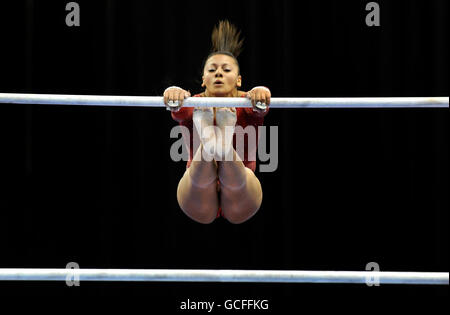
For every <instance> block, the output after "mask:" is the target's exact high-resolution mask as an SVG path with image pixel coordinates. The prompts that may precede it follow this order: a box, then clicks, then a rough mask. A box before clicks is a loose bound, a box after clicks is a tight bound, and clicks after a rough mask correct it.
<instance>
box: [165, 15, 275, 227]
mask: <svg viewBox="0 0 450 315" xmlns="http://www.w3.org/2000/svg"><path fill="white" fill-rule="evenodd" d="M239 35H240V31H239V32H237V29H236V28H235V26H234V25H232V24H230V23H229V22H228V21H226V20H225V21H220V22H219V25H218V26H216V27H215V28H214V29H213V31H212V35H211V39H212V50H211V52H210V54H209V55H208V56H207V58H206V59H205V60H204V63H203V76H202V81H203V83H202V84H201V86H202V87H203V88H205V90H204V92H202V93H200V94H196V95H194V97H247V98H249V99H250V100H251V103H252V108H227V107H217V108H214V107H199V108H192V107H182V105H183V100H184V99H186V98H187V97H190V96H191V94H190V92H189V91H186V90H184V89H182V88H180V87H175V86H172V87H169V88H167V89H166V90H165V91H164V103H165V104H166V106H167V108H168V109H169V110H171V115H172V118H173V119H174V120H176V121H177V122H179V124H180V125H183V126H186V127H187V128H189V130H190V134H189V137H190V139H187V138H188V137H185V135H184V134H183V138H184V142H185V144H186V145H187V147H188V148H189V151H190V152H189V161H188V162H187V165H186V171H185V173H184V175H183V177H182V178H181V180H180V182H179V184H178V188H177V200H178V204H179V205H180V208H181V209H182V210H183V212H184V213H185V214H186V215H187V216H188V217H190V218H191V219H193V220H194V221H197V222H199V223H204V224H208V223H211V222H213V221H214V220H215V219H216V218H217V217H219V216H222V217H224V218H225V219H227V220H228V221H229V222H231V223H234V224H239V223H243V222H245V221H247V220H248V219H250V218H251V217H252V216H253V215H255V213H256V212H257V211H258V210H259V208H260V206H261V202H262V188H261V183H260V182H259V180H258V178H257V177H256V175H255V173H254V172H255V169H256V161H249V159H248V158H247V157H245V156H243V157H241V156H239V155H238V154H237V152H236V139H235V136H236V134H235V132H234V129H235V126H236V125H239V126H241V127H242V128H245V127H247V126H251V127H254V128H256V145H257V143H258V140H257V139H258V135H257V130H258V126H260V125H262V124H263V120H264V116H265V115H266V114H267V112H268V105H269V104H270V97H271V93H270V90H269V89H268V88H266V87H261V86H260V87H255V88H253V89H252V90H250V91H249V92H243V91H239V90H238V88H239V87H241V85H242V77H241V75H240V69H239V63H238V61H237V57H238V55H239V54H240V52H241V48H242V43H243V40H239ZM194 127H195V130H196V131H197V133H198V135H199V138H200V145H199V146H198V149H197V150H196V152H195V154H194V152H193V149H192V145H191V143H192V136H193V128H194ZM219 134H220V136H219ZM247 142H249V141H247ZM251 150H253V152H256V147H253V148H247V152H250V151H251ZM226 157H232V158H226Z"/></svg>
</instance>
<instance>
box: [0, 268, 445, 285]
mask: <svg viewBox="0 0 450 315" xmlns="http://www.w3.org/2000/svg"><path fill="white" fill-rule="evenodd" d="M67 279H76V280H79V281H156V282H265V283H370V282H371V283H374V282H375V281H377V283H380V284H433V285H448V284H449V274H448V272H388V271H301V270H218V269H62V268H61V269H34V268H19V269H8V268H6V269H5V268H0V281H64V280H67Z"/></svg>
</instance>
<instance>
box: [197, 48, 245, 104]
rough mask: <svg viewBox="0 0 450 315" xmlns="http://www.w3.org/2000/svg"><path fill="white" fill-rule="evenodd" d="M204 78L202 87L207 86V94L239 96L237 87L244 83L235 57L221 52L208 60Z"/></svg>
mask: <svg viewBox="0 0 450 315" xmlns="http://www.w3.org/2000/svg"><path fill="white" fill-rule="evenodd" d="M202 80H203V83H202V87H206V91H205V94H206V96H221V97H225V96H231V97H232V96H237V88H238V87H240V86H241V84H242V81H241V80H242V78H241V76H240V75H239V69H238V66H237V64H236V62H235V61H234V59H233V58H232V57H230V56H227V55H220V54H219V55H214V56H212V57H210V58H209V59H208V60H207V61H206V64H205V68H204V69H203V76H202Z"/></svg>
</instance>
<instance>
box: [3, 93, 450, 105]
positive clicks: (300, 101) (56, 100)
mask: <svg viewBox="0 0 450 315" xmlns="http://www.w3.org/2000/svg"><path fill="white" fill-rule="evenodd" d="M0 103H9V104H41V105H84V106H130V107H162V106H165V105H164V102H163V97H161V96H108V95H64V94H20V93H0ZM448 103H449V98H448V97H350V98H349V97H331V98H330V97H329V98H308V97H306V98H305V97H301V98H288V97H274V98H271V101H270V107H271V108H448V107H449V106H448ZM183 106H185V107H251V102H250V100H249V99H246V98H242V97H189V98H187V99H185V100H184V102H183Z"/></svg>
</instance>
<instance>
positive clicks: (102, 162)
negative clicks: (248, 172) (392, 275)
mask: <svg viewBox="0 0 450 315" xmlns="http://www.w3.org/2000/svg"><path fill="white" fill-rule="evenodd" d="M67 2H69V1H31V0H30V1H2V2H1V4H0V36H1V42H2V44H1V53H0V57H1V60H0V62H1V70H0V73H1V75H0V91H1V92H18V93H54V94H94V95H150V96H157V95H162V93H163V91H164V89H165V88H166V87H168V86H169V85H178V86H182V87H183V88H185V89H188V90H190V91H191V92H192V93H199V92H201V91H202V90H201V87H200V79H201V62H202V60H203V58H205V56H206V55H207V53H208V52H209V49H210V44H211V43H210V36H211V30H212V28H213V26H214V25H215V24H216V23H218V21H219V20H220V19H229V20H230V21H231V22H232V23H234V24H235V25H236V26H237V27H238V28H239V29H240V30H242V35H243V37H245V43H244V51H243V52H242V54H241V56H240V57H239V61H240V66H241V74H242V77H243V87H242V90H249V89H251V88H252V87H254V86H257V85H265V86H268V87H269V88H270V89H271V92H272V96H273V97H332V96H336V97H341V96H342V97H354V96H369V97H370V96H374V97H375V96H448V94H449V93H448V47H447V36H448V32H447V29H448V25H447V18H448V3H447V1H378V3H379V4H380V7H381V26H380V27H367V26H366V24H365V16H366V14H367V11H365V5H366V3H368V2H369V1H313V0H310V1H264V2H263V1H220V2H219V1H184V2H182V1H77V2H78V3H79V5H80V8H81V26H80V27H68V26H66V24H65V17H66V14H67V12H66V11H65V4H66V3H67ZM0 120H1V121H0V123H1V126H2V137H1V152H2V154H1V156H2V158H5V159H6V160H5V162H3V163H2V167H1V181H2V184H3V185H2V186H3V189H2V193H1V201H0V207H1V211H0V244H1V252H0V267H3V268H8V267H9V268H14V267H33V268H64V267H65V265H66V264H67V263H68V262H71V261H74V262H77V263H79V264H80V267H81V268H146V269H153V268H194V269H197V268H207V269H215V268H219V269H222V268H223V269H287V270H290V269H296V270H364V269H365V266H366V264H367V263H368V262H372V261H373V262H377V263H378V264H379V265H380V268H381V270H384V271H448V210H447V209H448V111H447V110H446V109H365V110H364V109H352V110H349V109H335V110H332V109H320V110H319V109H286V110H280V109H272V110H271V112H270V113H269V115H268V116H267V117H266V119H265V125H267V126H278V129H279V135H278V140H279V163H278V169H277V170H276V172H273V173H259V172H257V176H258V178H259V179H260V181H261V183H262V186H263V191H264V200H263V204H262V207H261V209H260V210H259V212H258V214H257V215H256V216H255V217H253V218H252V219H250V220H249V221H247V222H245V223H244V224H241V225H233V224H230V223H229V222H227V221H226V220H224V219H223V218H220V219H218V220H216V221H215V222H213V223H212V224H210V225H202V224H199V223H196V222H194V221H192V220H191V219H189V218H188V217H187V216H185V215H184V214H183V212H182V211H181V210H180V209H179V207H178V204H177V201H176V187H177V184H178V181H179V179H180V178H181V176H182V174H183V172H184V169H185V162H173V161H172V160H171V159H170V155H169V148H170V146H171V145H172V143H173V142H174V141H175V140H174V139H171V138H170V136H169V132H170V129H171V128H172V127H173V126H175V125H176V122H175V121H173V120H172V119H171V117H170V114H169V112H167V111H165V110H164V109H162V108H160V109H158V108H108V107H78V106H45V105H7V104H1V107H0ZM0 288H1V289H2V291H1V294H2V297H3V298H4V297H7V296H16V297H23V296H28V297H26V298H25V299H26V300H27V299H29V298H31V297H38V298H39V299H40V300H41V301H43V302H45V303H46V302H49V303H52V302H54V300H63V301H69V300H70V301H82V300H86V299H90V300H94V299H95V300H96V301H103V299H110V298H111V297H115V299H114V300H113V302H111V301H109V302H108V305H114V303H117V302H118V301H123V300H124V299H125V298H133V300H134V302H135V303H139V302H144V303H146V305H147V306H146V308H145V309H144V310H145V312H144V313H154V312H153V311H154V310H155V309H156V307H158V306H159V307H163V310H162V311H166V312H169V311H171V310H172V311H176V310H177V308H178V307H179V305H180V302H181V301H183V300H186V299H187V298H190V299H191V300H197V301H200V300H209V301H212V300H214V301H216V303H219V301H220V300H225V299H228V298H236V299H248V298H251V299H269V303H270V308H271V310H272V311H281V310H284V311H285V312H286V313H287V311H288V310H291V313H299V314H300V313H305V312H306V313H313V312H312V311H311V312H308V311H305V305H309V306H313V307H315V309H314V312H316V311H318V310H322V309H325V308H326V309H331V310H342V311H349V310H352V309H354V310H361V308H360V307H356V306H355V303H357V302H361V301H362V302H363V303H364V304H363V309H362V310H363V311H369V310H372V309H374V308H380V309H383V310H384V309H387V308H393V307H395V308H397V309H398V310H404V309H405V308H408V307H410V306H412V305H415V304H416V303H423V304H427V305H430V306H432V307H435V306H436V305H437V304H436V302H440V301H444V300H445V299H446V297H447V296H448V287H447V286H446V287H436V286H397V285H382V286H380V287H367V286H365V285H308V284H214V283H99V282H97V283H88V282H82V283H81V286H80V287H66V286H65V284H64V283H63V282H53V283H52V282H21V283H18V282H15V283H14V282H1V283H0ZM111 303H112V304H111ZM388 303H390V304H388ZM24 304H26V303H24ZM75 304H76V303H75ZM133 304H134V303H133ZM70 305H71V307H73V306H74V303H71V304H70ZM388 305H389V306H388ZM162 311H160V312H162ZM265 312H268V311H265Z"/></svg>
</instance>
